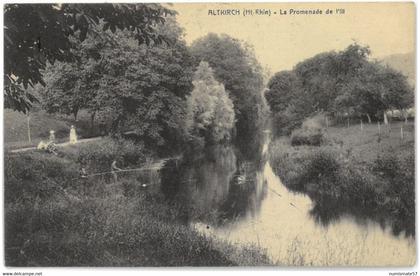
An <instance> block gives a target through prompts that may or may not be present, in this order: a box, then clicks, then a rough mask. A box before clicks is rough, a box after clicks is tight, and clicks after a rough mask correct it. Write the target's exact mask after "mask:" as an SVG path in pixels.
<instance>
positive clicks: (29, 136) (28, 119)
mask: <svg viewBox="0 0 420 276" xmlns="http://www.w3.org/2000/svg"><path fill="white" fill-rule="evenodd" d="M30 120H31V117H30V116H29V112H28V115H27V128H28V140H29V143H32V139H31V126H30V124H29V121H30Z"/></svg>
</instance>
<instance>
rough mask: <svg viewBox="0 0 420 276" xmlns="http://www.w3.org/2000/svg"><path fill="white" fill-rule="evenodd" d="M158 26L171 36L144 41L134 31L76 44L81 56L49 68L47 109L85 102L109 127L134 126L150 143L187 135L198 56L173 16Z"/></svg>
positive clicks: (71, 109) (70, 109)
mask: <svg viewBox="0 0 420 276" xmlns="http://www.w3.org/2000/svg"><path fill="white" fill-rule="evenodd" d="M156 32H157V34H158V35H161V36H165V37H167V38H168V39H170V40H171V41H172V42H171V43H169V44H166V43H159V44H156V43H151V44H150V45H147V44H141V45H139V44H138V43H137V42H136V41H135V40H134V39H133V34H132V32H131V31H124V32H121V33H119V34H112V32H109V31H106V32H102V33H98V36H96V37H92V38H88V39H86V40H85V41H84V42H83V43H81V44H80V47H78V48H77V50H78V51H77V55H78V61H76V62H73V63H70V64H68V63H60V62H57V63H56V64H55V65H52V66H49V67H48V68H47V69H48V73H47V74H46V79H47V86H46V89H41V90H43V91H44V92H42V93H41V94H42V95H44V96H45V97H43V98H44V99H43V102H44V106H45V107H46V109H47V111H50V112H60V113H65V114H69V113H71V114H75V112H77V110H78V109H80V108H85V109H87V110H88V111H89V112H90V114H91V116H92V119H94V118H95V120H96V121H97V122H99V123H100V124H101V128H102V129H107V132H110V133H112V134H114V135H121V134H123V133H124V132H127V131H131V133H132V134H133V135H135V136H136V137H138V139H141V140H142V141H144V142H146V143H147V144H148V145H150V146H151V147H156V146H159V147H161V146H167V147H169V146H173V145H172V144H178V143H179V142H180V141H183V140H184V139H185V137H184V134H185V133H184V125H185V123H184V122H185V114H186V96H187V95H188V94H189V93H190V91H191V89H192V83H191V80H192V72H193V61H192V57H191V56H190V54H189V52H188V49H187V47H186V45H185V42H184V41H183V40H182V35H183V33H182V30H181V29H180V27H179V26H178V25H177V23H176V21H175V20H174V18H172V17H171V18H166V22H165V24H159V25H158V26H157V28H156ZM79 96H80V97H79ZM171 143H172V144H171Z"/></svg>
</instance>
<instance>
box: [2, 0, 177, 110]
mask: <svg viewBox="0 0 420 276" xmlns="http://www.w3.org/2000/svg"><path fill="white" fill-rule="evenodd" d="M173 13H174V12H173V11H171V10H169V9H166V8H163V7H162V6H160V5H158V4H8V5H6V6H5V8H4V53H5V57H4V100H5V107H6V108H12V109H15V110H18V111H22V112H26V111H28V110H29V108H30V107H31V105H32V104H33V103H34V102H35V101H36V98H35V96H34V95H33V94H32V93H31V92H29V91H28V90H26V89H27V88H28V86H31V87H33V86H34V85H36V84H38V83H40V84H41V85H45V82H44V79H43V73H42V71H43V70H44V69H45V68H46V66H47V62H49V63H51V64H53V63H54V62H55V61H62V62H71V61H74V60H75V57H74V55H73V52H72V49H73V48H74V45H75V43H72V41H71V37H77V38H78V39H79V41H83V40H85V38H86V36H87V34H88V32H92V26H94V25H98V24H99V23H100V22H103V30H108V29H109V30H111V31H112V32H113V33H115V32H116V30H117V29H119V30H130V31H132V34H133V37H135V38H136V39H137V41H138V42H139V43H146V44H149V43H151V42H155V43H161V42H163V41H165V40H166V39H165V38H164V37H163V36H161V35H158V34H157V33H156V31H155V27H154V26H155V25H156V24H158V23H164V21H165V19H164V16H166V15H167V14H173ZM22 86H23V87H22Z"/></svg>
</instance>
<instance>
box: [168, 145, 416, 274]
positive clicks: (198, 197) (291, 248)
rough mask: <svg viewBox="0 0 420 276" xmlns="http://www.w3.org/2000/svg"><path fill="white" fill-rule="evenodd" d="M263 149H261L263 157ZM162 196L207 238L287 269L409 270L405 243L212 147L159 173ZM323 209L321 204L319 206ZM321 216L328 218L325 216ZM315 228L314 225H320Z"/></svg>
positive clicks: (264, 167)
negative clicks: (261, 251) (257, 249)
mask: <svg viewBox="0 0 420 276" xmlns="http://www.w3.org/2000/svg"><path fill="white" fill-rule="evenodd" d="M266 151H267V147H261V152H266ZM161 183H162V184H161V190H162V193H163V194H164V195H165V196H166V198H167V199H168V200H171V201H174V202H177V204H180V205H182V207H183V209H184V210H185V216H184V219H185V221H186V222H188V223H190V224H192V225H194V226H195V227H197V229H198V230H199V231H203V232H204V233H206V234H207V235H215V236H216V237H217V238H219V239H226V240H228V241H230V242H235V243H236V242H237V243H239V244H247V243H253V244H256V245H258V246H261V247H262V248H265V249H267V251H268V253H269V255H270V256H271V257H272V258H273V260H274V261H278V262H279V263H281V264H287V265H381V266H383V265H411V264H413V263H414V262H415V256H416V252H415V242H414V239H413V238H406V237H404V236H403V235H393V234H392V231H391V230H390V228H389V227H386V223H383V225H382V227H381V225H379V224H378V223H374V222H372V221H370V220H368V219H365V218H364V219H362V220H360V219H355V217H354V216H346V215H345V213H344V212H338V211H337V210H340V206H334V205H328V206H321V205H319V203H318V204H314V203H313V202H312V201H311V199H310V197H308V196H306V195H303V194H297V193H293V192H291V191H289V190H288V189H287V188H286V187H285V186H284V185H283V184H282V183H281V181H280V179H279V178H278V177H277V176H276V175H275V174H274V173H273V171H272V169H271V167H270V164H269V163H268V162H267V161H265V159H264V157H263V156H261V155H260V156H259V157H258V158H256V159H254V160H249V159H245V157H244V155H241V154H240V152H238V151H235V149H234V148H233V147H231V146H214V147H211V148H209V149H207V150H206V152H204V153H201V154H199V155H196V156H192V157H189V158H184V160H183V161H181V162H179V161H178V163H177V164H175V163H174V162H172V163H171V162H169V163H168V164H167V166H166V167H165V168H164V169H163V170H162V182H161ZM322 202H324V203H326V202H327V201H322ZM325 210H330V211H328V212H325ZM320 222H321V223H320Z"/></svg>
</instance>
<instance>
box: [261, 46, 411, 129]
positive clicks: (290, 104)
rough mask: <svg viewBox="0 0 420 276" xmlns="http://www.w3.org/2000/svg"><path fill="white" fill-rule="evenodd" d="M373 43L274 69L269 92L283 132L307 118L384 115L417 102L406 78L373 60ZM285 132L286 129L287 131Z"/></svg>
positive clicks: (277, 125) (266, 95) (272, 106)
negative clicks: (322, 115)
mask: <svg viewBox="0 0 420 276" xmlns="http://www.w3.org/2000/svg"><path fill="white" fill-rule="evenodd" d="M369 54H370V50H369V47H363V46H360V45H358V44H352V45H350V46H348V47H347V48H346V49H345V50H343V51H340V52H326V53H321V54H318V55H316V56H314V57H312V58H309V59H307V60H304V61H302V62H300V63H299V64H297V65H296V66H295V68H294V69H293V70H292V71H291V72H289V71H283V72H279V73H277V74H275V75H274V76H273V78H272V79H271V80H270V81H269V90H268V91H267V92H266V94H265V97H266V99H267V102H268V104H269V106H270V108H271V111H272V112H273V113H274V126H275V128H277V129H275V130H278V133H282V134H288V133H290V131H291V130H292V129H293V128H296V127H299V126H300V124H301V123H302V121H303V120H304V119H305V117H308V116H312V115H313V114H315V113H317V112H321V111H322V112H328V113H330V114H331V115H336V116H342V115H344V114H347V116H356V117H360V116H366V117H367V119H368V121H369V122H370V121H371V120H372V118H375V117H376V118H377V119H379V118H381V117H382V113H384V112H385V111H386V110H388V109H395V108H398V109H403V108H406V107H408V106H410V105H411V104H412V103H413V93H412V91H411V89H410V87H409V85H408V82H407V80H406V78H404V77H403V75H402V74H401V73H399V72H396V71H394V70H392V69H390V68H386V67H384V66H383V65H381V64H380V63H376V62H372V61H369V60H368V56H369ZM283 131H284V132H283Z"/></svg>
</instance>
